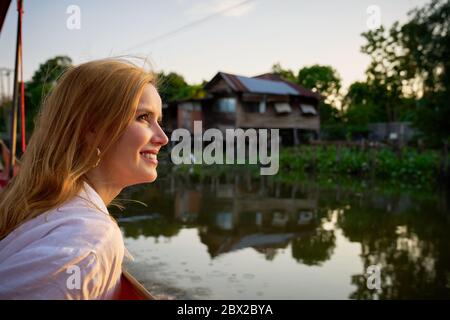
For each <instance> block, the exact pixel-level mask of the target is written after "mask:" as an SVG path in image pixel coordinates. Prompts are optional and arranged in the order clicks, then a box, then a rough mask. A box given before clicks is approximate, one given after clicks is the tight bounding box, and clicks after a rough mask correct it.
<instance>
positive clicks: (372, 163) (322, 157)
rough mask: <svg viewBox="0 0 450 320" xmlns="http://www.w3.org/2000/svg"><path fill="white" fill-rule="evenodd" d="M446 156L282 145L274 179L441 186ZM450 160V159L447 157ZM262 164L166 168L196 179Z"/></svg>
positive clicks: (256, 171)
mask: <svg viewBox="0 0 450 320" xmlns="http://www.w3.org/2000/svg"><path fill="white" fill-rule="evenodd" d="M444 162H445V160H444V158H443V156H442V155H441V154H440V153H439V152H438V151H435V150H425V151H418V150H416V149H412V148H404V149H401V150H392V149H389V148H372V149H371V148H354V147H345V146H333V145H331V146H310V145H306V146H301V147H288V148H282V149H281V150H280V155H279V171H278V173H277V174H276V175H274V176H270V178H272V179H275V180H278V181H282V182H293V181H297V180H306V179H309V178H310V177H311V176H313V177H314V178H315V179H317V180H319V181H323V182H325V183H326V182H327V181H336V180H341V179H342V178H343V179H347V180H352V179H357V182H360V181H365V182H367V183H370V182H371V181H376V182H378V183H384V184H386V186H387V187H388V188H389V187H392V188H406V189H426V190H433V189H436V188H441V186H442V184H443V183H445V182H443V181H442V179H441V178H442V176H443V175H442V171H443V167H444ZM447 162H448V160H447ZM259 168H260V167H259V165H249V164H244V165H217V164H216V165H205V164H200V165H197V164H196V165H177V166H173V167H172V166H169V168H166V169H167V170H169V171H170V172H173V173H175V174H179V175H183V176H185V175H186V174H188V175H189V176H191V177H192V178H193V179H199V180H203V179H205V178H212V179H215V178H223V177H226V176H227V175H229V174H230V172H239V171H245V172H250V173H251V174H252V176H254V177H258V176H260V171H259Z"/></svg>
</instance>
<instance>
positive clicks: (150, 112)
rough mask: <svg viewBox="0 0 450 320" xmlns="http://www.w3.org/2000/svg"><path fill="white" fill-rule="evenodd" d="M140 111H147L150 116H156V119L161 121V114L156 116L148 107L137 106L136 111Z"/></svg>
mask: <svg viewBox="0 0 450 320" xmlns="http://www.w3.org/2000/svg"><path fill="white" fill-rule="evenodd" d="M141 112H146V113H149V114H150V115H152V117H155V118H157V120H158V121H162V115H160V116H159V117H156V113H155V112H153V111H151V110H150V109H144V108H138V109H137V110H136V113H141Z"/></svg>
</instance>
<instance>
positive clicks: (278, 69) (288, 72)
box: [272, 63, 297, 83]
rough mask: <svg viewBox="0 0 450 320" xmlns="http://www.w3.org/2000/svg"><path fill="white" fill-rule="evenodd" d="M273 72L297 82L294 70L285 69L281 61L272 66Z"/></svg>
mask: <svg viewBox="0 0 450 320" xmlns="http://www.w3.org/2000/svg"><path fill="white" fill-rule="evenodd" d="M272 73H274V74H277V75H279V76H280V77H281V78H283V79H284V80H286V81H290V82H293V83H297V78H296V77H295V75H294V72H293V71H292V70H289V69H283V67H281V64H280V63H275V64H274V65H273V66H272Z"/></svg>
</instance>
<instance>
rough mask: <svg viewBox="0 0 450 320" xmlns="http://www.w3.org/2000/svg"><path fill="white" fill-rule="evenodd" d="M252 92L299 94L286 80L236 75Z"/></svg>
mask: <svg viewBox="0 0 450 320" xmlns="http://www.w3.org/2000/svg"><path fill="white" fill-rule="evenodd" d="M235 77H236V78H237V79H238V80H239V81H240V82H241V83H242V84H243V85H244V86H245V87H246V88H247V89H248V91H250V92H254V93H267V94H281V95H285V94H289V95H293V96H298V95H299V93H298V92H297V90H295V89H294V88H292V87H291V86H289V85H287V84H286V83H284V82H279V81H272V80H263V79H255V78H248V77H243V76H235Z"/></svg>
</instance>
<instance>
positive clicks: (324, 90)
mask: <svg viewBox="0 0 450 320" xmlns="http://www.w3.org/2000/svg"><path fill="white" fill-rule="evenodd" d="M297 82H298V84H300V85H301V86H304V87H305V88H308V89H311V90H312V91H314V92H317V93H320V94H321V95H322V96H324V97H325V98H326V103H328V104H329V105H331V106H333V107H339V101H340V90H341V87H342V83H341V82H342V80H341V77H340V75H339V73H338V72H337V71H336V70H335V69H334V68H333V67H331V66H322V65H317V64H316V65H313V66H310V67H304V68H302V69H300V70H299V72H298V76H297Z"/></svg>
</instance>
